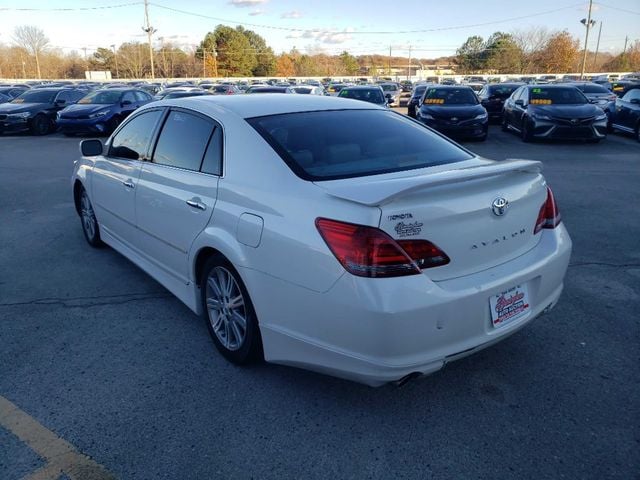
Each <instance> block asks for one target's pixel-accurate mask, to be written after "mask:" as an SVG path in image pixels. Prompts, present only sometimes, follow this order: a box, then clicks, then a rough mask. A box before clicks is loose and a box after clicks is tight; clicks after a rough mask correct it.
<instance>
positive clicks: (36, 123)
mask: <svg viewBox="0 0 640 480" xmlns="http://www.w3.org/2000/svg"><path fill="white" fill-rule="evenodd" d="M50 130H51V121H50V120H49V119H48V118H47V116H46V115H44V114H42V113H39V114H38V115H36V116H35V117H34V118H33V120H31V133H32V134H33V135H46V134H47V133H49V131H50Z"/></svg>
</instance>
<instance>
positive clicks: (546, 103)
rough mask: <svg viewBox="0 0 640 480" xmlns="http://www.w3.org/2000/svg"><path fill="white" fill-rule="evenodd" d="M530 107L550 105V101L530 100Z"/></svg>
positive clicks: (544, 99)
mask: <svg viewBox="0 0 640 480" xmlns="http://www.w3.org/2000/svg"><path fill="white" fill-rule="evenodd" d="M530 103H531V105H551V100H549V99H546V98H532V99H531V102H530Z"/></svg>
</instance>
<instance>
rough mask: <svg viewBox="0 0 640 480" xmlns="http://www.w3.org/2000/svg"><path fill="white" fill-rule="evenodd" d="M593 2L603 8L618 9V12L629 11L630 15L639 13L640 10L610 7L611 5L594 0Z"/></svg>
mask: <svg viewBox="0 0 640 480" xmlns="http://www.w3.org/2000/svg"><path fill="white" fill-rule="evenodd" d="M594 3H595V4H596V5H600V6H601V7H604V8H610V9H611V10H618V11H619V12H624V13H630V14H631V15H640V12H634V11H633V10H626V9H624V8H620V7H612V6H611V5H607V4H606V3H601V2H594Z"/></svg>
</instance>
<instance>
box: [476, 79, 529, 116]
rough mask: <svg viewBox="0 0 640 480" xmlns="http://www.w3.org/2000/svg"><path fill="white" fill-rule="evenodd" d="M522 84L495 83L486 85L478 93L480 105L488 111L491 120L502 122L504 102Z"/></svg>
mask: <svg viewBox="0 0 640 480" xmlns="http://www.w3.org/2000/svg"><path fill="white" fill-rule="evenodd" d="M522 85H523V84H522V83H494V84H490V85H485V86H484V87H482V90H480V92H479V93H478V98H479V99H480V103H481V104H482V106H483V107H484V108H486V109H487V113H488V114H489V120H498V121H499V120H502V110H503V108H504V102H505V100H506V99H507V98H509V97H510V96H511V94H512V93H513V92H514V91H515V90H516V89H517V88H519V87H521V86H522Z"/></svg>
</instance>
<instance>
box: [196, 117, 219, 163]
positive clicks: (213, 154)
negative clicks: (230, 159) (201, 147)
mask: <svg viewBox="0 0 640 480" xmlns="http://www.w3.org/2000/svg"><path fill="white" fill-rule="evenodd" d="M200 170H201V171H203V172H204V173H212V174H213V175H222V128H220V126H219V125H217V126H216V128H215V130H214V131H213V135H211V140H210V141H209V146H208V147H207V151H206V153H205V154H204V160H203V161H202V168H201V169H200Z"/></svg>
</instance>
